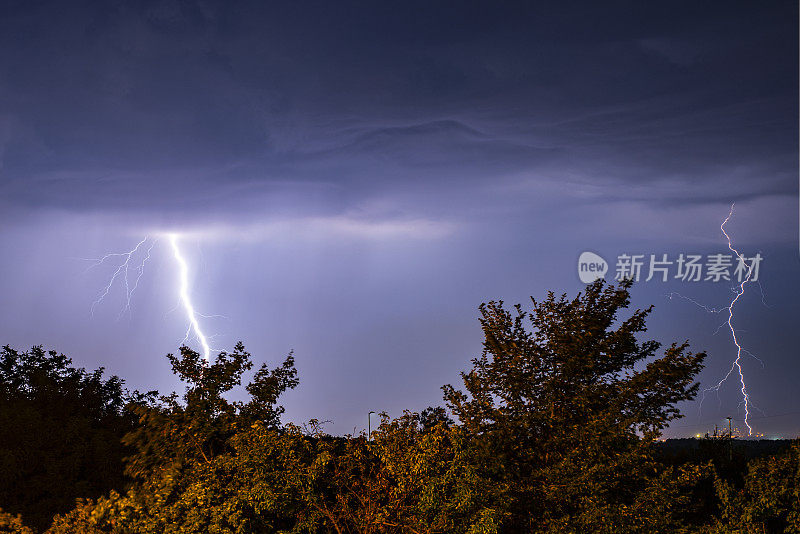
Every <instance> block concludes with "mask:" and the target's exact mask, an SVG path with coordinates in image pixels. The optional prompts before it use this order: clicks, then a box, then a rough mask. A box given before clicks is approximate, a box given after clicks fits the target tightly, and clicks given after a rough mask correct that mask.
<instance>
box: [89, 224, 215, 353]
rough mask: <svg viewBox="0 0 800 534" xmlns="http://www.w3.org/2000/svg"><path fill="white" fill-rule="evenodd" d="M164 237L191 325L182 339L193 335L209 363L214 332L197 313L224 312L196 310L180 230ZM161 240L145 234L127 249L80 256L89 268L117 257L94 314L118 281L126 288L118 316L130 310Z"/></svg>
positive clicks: (95, 303)
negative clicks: (202, 323) (205, 329)
mask: <svg viewBox="0 0 800 534" xmlns="http://www.w3.org/2000/svg"><path fill="white" fill-rule="evenodd" d="M164 237H165V238H166V239H167V240H168V241H169V244H170V247H171V249H172V255H173V257H174V259H175V263H176V264H177V266H178V298H179V303H178V306H181V307H182V308H183V311H184V312H185V314H186V320H187V322H188V327H187V329H186V335H185V336H184V338H183V341H182V343H183V344H186V343H188V342H189V339H190V338H192V337H194V338H195V339H196V340H197V341H198V342H199V344H200V347H201V349H202V355H203V358H204V359H205V361H206V363H208V362H209V361H210V358H211V350H212V349H211V347H210V345H209V340H210V339H211V338H212V337H213V336H207V335H206V334H205V333H204V332H203V330H202V328H201V327H200V321H199V319H198V317H203V318H211V317H223V318H224V316H223V315H203V314H202V313H199V312H198V311H197V310H195V307H194V304H193V303H192V299H191V295H190V294H189V264H188V263H187V262H186V259H185V258H184V256H183V254H182V253H181V249H180V246H179V238H180V235H179V234H177V233H169V234H165V235H164ZM158 242H159V239H158V237H150V236H145V237H144V239H142V240H141V241H139V242H138V243H137V244H136V246H134V247H133V248H132V249H131V250H128V251H126V252H114V253H110V254H106V255H105V256H102V257H100V258H81V259H83V260H85V261H91V262H92V264H91V265H90V266H89V267H88V268H87V269H86V270H87V272H88V271H90V270H92V269H94V268H96V267H99V266H100V265H103V264H105V263H112V262H114V260H116V262H117V263H116V269H115V270H114V272H113V273H112V274H111V278H110V279H109V281H108V283H107V284H106V285H105V286H104V287H103V288H102V289H101V290H100V292H99V294H98V296H97V298H96V299H95V300H94V302H92V306H91V315H92V317H94V313H95V309H96V308H97V307H98V306H99V305H100V304H101V303H102V302H103V301H104V300H105V299H106V297H107V296H108V294H109V292H110V291H111V289H112V288H113V287H114V285H115V284H116V283H121V284H122V285H123V286H124V288H125V300H124V304H123V306H122V309H121V310H120V312H119V314H118V316H117V319H118V320H119V319H120V318H121V317H122V316H123V315H124V314H125V313H126V312H128V313H130V310H131V300H132V298H133V295H134V293H135V292H136V289H137V288H138V287H139V282H140V281H141V279H142V276H143V275H144V270H145V265H146V264H147V262H148V261H150V259H151V257H152V251H153V248H154V247H155V246H156V244H157V243H158Z"/></svg>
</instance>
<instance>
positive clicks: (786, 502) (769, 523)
mask: <svg viewBox="0 0 800 534" xmlns="http://www.w3.org/2000/svg"><path fill="white" fill-rule="evenodd" d="M716 486H717V495H718V498H719V502H720V517H719V521H718V522H717V525H716V530H715V531H716V532H735V531H741V532H790V533H794V534H800V440H794V441H793V442H792V444H791V446H790V447H789V448H788V449H787V450H785V451H783V452H782V453H780V454H777V455H771V456H767V457H764V458H755V459H753V460H750V462H749V463H748V466H747V473H746V475H745V477H744V483H743V487H737V485H736V483H735V482H730V481H727V480H725V479H724V478H719V479H717V481H716Z"/></svg>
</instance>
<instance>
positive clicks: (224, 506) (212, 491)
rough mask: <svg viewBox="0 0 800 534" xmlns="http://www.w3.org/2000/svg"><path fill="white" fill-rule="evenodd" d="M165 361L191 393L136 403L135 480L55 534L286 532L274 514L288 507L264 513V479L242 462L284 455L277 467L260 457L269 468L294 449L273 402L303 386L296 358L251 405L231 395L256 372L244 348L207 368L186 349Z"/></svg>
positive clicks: (254, 386) (87, 506) (264, 376)
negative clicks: (260, 486)
mask: <svg viewBox="0 0 800 534" xmlns="http://www.w3.org/2000/svg"><path fill="white" fill-rule="evenodd" d="M167 358H168V359H169V360H170V362H171V363H172V369H173V371H174V372H175V373H176V374H177V375H178V376H179V377H180V378H181V380H183V381H184V382H186V383H187V387H186V391H185V393H184V395H183V398H182V402H181V401H180V400H179V399H178V396H177V395H176V394H174V393H173V394H172V395H168V396H162V397H160V399H158V402H142V403H137V404H135V405H134V406H133V411H134V413H135V414H136V415H137V416H138V422H139V424H138V426H137V427H136V428H135V429H134V430H132V431H131V432H130V433H128V434H127V435H126V436H125V438H124V440H123V441H124V443H125V444H126V445H128V446H130V447H131V448H132V449H133V450H134V452H133V454H131V455H130V456H129V457H128V458H127V459H126V473H127V474H128V475H129V476H130V477H131V478H132V479H133V481H134V483H133V484H132V485H131V487H130V488H129V489H128V490H127V491H126V492H124V493H118V492H111V493H110V494H109V495H108V496H105V497H101V498H99V499H97V501H95V502H88V503H83V504H81V505H79V506H78V508H77V509H76V510H74V511H73V512H72V513H71V514H68V515H66V516H62V517H59V518H57V520H56V522H55V524H54V526H53V529H52V530H51V532H53V533H54V534H55V533H59V534H61V533H68V532H73V531H74V529H75V528H76V527H75V525H76V524H78V525H81V526H80V527H79V528H78V530H80V529H81V528H82V529H83V530H85V531H89V532H91V531H92V529H93V530H94V531H96V532H117V531H123V532H142V533H148V532H164V533H168V532H182V533H184V532H198V533H199V532H243V533H244V532H272V531H275V530H278V529H280V528H284V527H285V526H286V522H285V521H284V520H283V518H282V517H281V516H280V514H279V513H278V514H276V513H275V512H276V510H277V511H280V510H281V505H276V506H275V507H273V508H270V507H269V506H265V505H264V503H263V502H261V501H259V498H258V496H257V494H255V495H254V494H253V493H252V491H254V490H253V487H252V486H253V483H254V482H258V481H259V479H258V478H255V479H254V478H253V477H247V478H245V477H243V476H242V473H243V472H246V471H244V469H243V467H244V464H243V463H242V462H243V461H245V460H246V459H247V458H249V457H251V456H248V453H249V451H248V449H247V448H245V449H243V446H246V447H255V446H256V444H259V445H260V446H261V447H262V448H261V449H259V450H262V451H263V450H265V449H269V450H272V451H273V452H274V451H278V454H277V457H275V458H272V461H271V462H270V463H268V462H266V460H267V459H269V457H267V456H265V457H262V458H261V461H262V463H263V464H264V465H262V466H261V469H262V470H269V469H270V468H271V466H275V465H276V462H277V463H278V465H280V461H282V460H284V458H283V457H282V456H281V454H283V453H286V454H289V455H291V454H292V453H293V451H295V450H296V449H297V447H295V446H294V445H293V444H292V443H291V441H292V436H288V437H287V436H284V434H283V433H281V432H279V426H280V415H281V413H283V408H282V407H280V406H277V405H276V401H277V399H278V397H279V396H280V394H281V393H283V392H284V391H285V390H287V389H290V388H293V387H295V386H296V385H297V383H298V381H297V378H296V375H297V372H296V370H295V368H294V358H293V357H292V355H291V354H290V355H289V356H288V357H287V358H286V360H285V361H284V362H283V363H282V365H280V366H278V367H276V368H274V369H271V370H270V369H269V368H268V367H267V365H266V364H264V365H263V366H262V367H261V369H259V371H258V372H256V373H255V377H254V378H253V380H252V382H251V383H250V384H249V385H248V386H247V391H248V392H249V393H250V400H249V401H248V402H242V401H230V400H228V399H226V398H225V395H226V394H227V393H228V392H230V391H231V390H232V389H233V388H234V387H236V386H238V385H240V384H241V378H242V375H243V373H244V372H246V371H247V370H249V369H250V368H251V367H252V362H251V359H250V354H249V353H248V352H246V351H245V349H244V346H243V345H242V344H241V343H238V344H237V345H236V347H235V348H234V350H233V352H231V353H227V352H222V353H220V354H219V355H218V356H217V358H216V359H215V361H214V362H213V363H211V364H210V365H209V364H206V363H205V362H204V360H203V359H202V357H201V356H200V355H199V354H198V353H197V352H195V351H193V350H191V349H189V348H188V347H182V348H181V354H180V356H174V355H172V354H168V355H167ZM248 438H250V439H248ZM245 463H246V462H245ZM251 467H252V466H251ZM282 469H283V467H281V468H280V469H277V470H278V471H281V470H282ZM275 470H276V469H273V471H275Z"/></svg>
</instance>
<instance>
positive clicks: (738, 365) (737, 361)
mask: <svg viewBox="0 0 800 534" xmlns="http://www.w3.org/2000/svg"><path fill="white" fill-rule="evenodd" d="M734 205H735V204H731V209H730V211H729V212H728V216H727V217H725V220H724V221H722V224H721V225H720V227H719V228H720V230H721V231H722V233H723V235H724V236H725V239H726V240H727V243H728V249H729V250H730V251H731V252H733V253H734V254H735V255H736V257H737V258H738V259H739V262H741V264H742V265H744V266H747V261H746V258H745V257H744V255H743V254H742V253H741V252H739V251H738V250H737V249H735V248H734V247H733V242H732V241H731V236H730V235H728V232H727V231H726V230H725V225H726V224H727V223H728V221H729V220H730V218H731V216H732V215H733V207H734ZM754 265H755V262H751V264H750V266H749V267H747V274H746V276H744V278H742V281H741V283H740V284H739V285H738V286H734V287H733V289H732V291H733V294H734V296H733V299H732V300H731V302H730V304H728V305H727V306H726V307H724V308H711V307H709V306H705V305H703V304H700V303H699V302H697V301H695V300H693V299H691V298H689V297H685V296H683V295H681V294H679V293H674V292H673V293H670V294H669V295H668V296H669V298H670V299H671V298H673V296H677V297H680V298H682V299H684V300H687V301H689V302H691V303H692V304H695V305H696V306H698V307H700V308H702V309H704V310H705V311H707V312H708V313H722V312H726V315H727V316H728V318H727V320H726V321H725V322H724V323H723V324H722V325H720V328H722V327H724V326H726V325H727V327H728V330H730V333H731V338H732V340H733V344H734V345H735V346H736V358H734V360H733V362H732V363H731V367H730V369H728V372H727V373H726V374H725V376H723V377H722V379H721V380H720V381H719V382H717V384H716V385H714V386H711V387H709V388H706V389H704V390H703V397H702V398H701V400H700V404H701V406H702V402H703V399H704V398H705V394H706V393H707V392H709V391H719V390H720V388H721V387H722V385H723V384H725V382H727V380H728V378H730V376H731V375H732V374H733V372H734V371H736V373H737V374H738V375H739V385H740V391H741V394H742V403H741V405H743V406H744V424H745V426H746V427H747V435H748V436H752V435H753V428H752V427H751V426H750V421H749V419H750V409H751V408H753V407H754V406H753V404H752V402H751V401H750V395H749V394H748V393H747V384H746V383H745V378H744V370H743V369H742V361H741V360H742V354H743V353H744V354H748V355H750V356H752V357H753V358H755V359H756V360H758V361H759V362H761V365H762V366H763V365H764V362H762V361H761V360H760V359H758V358H757V357H756V356H755V355H754V354H753V353H751V352H750V351H748V350H746V349H744V348H743V347H742V345H741V343H739V339H738V338H737V337H736V329H735V328H734V327H733V310H734V306H735V305H736V303H737V302H738V301H739V298H740V297H741V296H742V295H743V294H744V290H745V286H746V285H747V284H749V283H751V278H752V276H753V267H754ZM759 286H760V284H759ZM761 297H762V301H763V298H764V294H763V289H762V293H761ZM717 331H719V329H718V330H717Z"/></svg>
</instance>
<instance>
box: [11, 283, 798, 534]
mask: <svg viewBox="0 0 800 534" xmlns="http://www.w3.org/2000/svg"><path fill="white" fill-rule="evenodd" d="M629 287H630V285H629V283H627V282H625V283H622V284H621V285H620V286H618V287H612V286H606V285H604V284H603V283H602V282H597V283H595V284H592V285H589V286H587V288H586V290H585V291H584V292H583V293H582V294H580V295H578V296H577V297H576V298H574V299H567V298H566V297H561V298H556V297H555V296H554V295H552V294H550V295H548V297H547V298H546V299H545V300H544V301H541V302H540V301H535V300H534V301H533V302H532V308H531V310H530V311H525V310H523V308H522V307H521V306H516V307H515V308H513V309H512V310H511V311H509V310H507V309H505V308H504V307H503V303H502V302H490V303H488V304H485V305H483V306H481V308H480V310H481V314H482V318H481V325H482V327H483V331H484V337H485V342H484V351H483V354H482V355H481V356H479V357H477V358H475V359H474V360H473V361H472V368H471V369H470V370H469V371H467V372H465V373H463V374H462V381H463V391H462V390H461V389H458V388H456V387H453V386H449V385H448V386H445V387H444V388H443V390H444V400H445V402H446V405H447V409H445V408H443V407H434V408H429V409H427V410H424V411H423V412H422V413H420V414H417V413H412V412H406V413H404V414H403V415H402V416H400V417H398V418H396V419H392V418H390V417H389V416H388V415H387V414H381V424H380V427H379V428H378V429H377V430H376V431H374V432H373V433H372V435H371V436H366V435H363V434H362V435H359V436H344V437H337V436H331V435H328V434H326V433H325V432H324V430H323V428H322V426H321V425H320V424H319V423H318V422H317V421H311V422H309V423H308V424H307V425H305V426H303V427H298V426H296V425H293V424H284V423H282V422H281V420H280V417H281V415H282V413H283V408H282V407H281V406H279V405H278V400H279V397H280V396H281V394H282V393H283V392H285V391H286V390H288V389H291V388H294V387H295V386H297V384H298V379H297V373H296V371H295V368H294V360H293V357H292V355H291V354H290V355H289V356H288V357H287V358H286V359H285V360H284V361H283V362H282V363H281V364H279V365H277V366H276V367H274V368H269V367H268V366H266V365H263V366H262V367H261V368H260V369H259V370H258V371H257V372H256V373H255V374H254V376H253V378H252V380H251V381H250V382H249V384H247V385H246V387H245V388H246V391H247V392H248V393H249V398H248V399H247V400H246V401H231V400H228V398H227V397H228V396H229V395H228V393H229V392H231V390H232V389H234V388H236V387H237V386H240V385H241V383H242V377H243V376H244V374H245V373H246V372H247V371H249V370H250V369H251V367H252V361H251V357H250V355H249V354H248V353H247V352H246V351H245V349H244V347H243V346H242V345H241V344H239V345H237V346H236V347H235V349H234V350H233V352H231V353H226V352H223V353H221V354H219V355H218V357H217V358H216V359H215V361H214V362H213V363H211V364H206V363H205V362H204V361H203V359H202V358H201V357H200V356H199V355H198V354H197V353H196V352H194V351H192V350H190V349H188V348H185V347H184V348H182V350H181V353H180V355H178V356H174V355H168V358H169V360H170V361H171V363H172V367H173V370H174V372H175V373H176V374H177V375H178V377H180V378H181V380H183V381H184V382H185V383H186V390H185V392H184V394H183V395H182V396H181V397H178V396H177V395H175V394H172V395H167V396H161V397H157V396H155V395H149V396H141V395H139V396H131V397H125V396H124V395H123V394H122V390H121V388H120V382H119V381H118V380H117V379H114V380H113V381H111V382H103V381H101V380H100V379H99V375H97V374H94V375H87V374H85V373H84V372H83V371H82V370H72V371H69V369H71V368H69V367H68V365H67V363H68V361H66V360H58V362H49V358H56V359H58V357H57V356H56V355H55V354H54V353H50V355H49V356H48V355H45V354H44V353H43V352H41V351H40V349H35V350H34V351H32V352H33V353H35V354H37V355H38V356H36V357H37V358H38V359H35V360H31V361H30V363H31V365H32V366H33V368H36V367H37V366H41V367H42V369H43V371H42V372H44V373H45V374H46V373H47V372H48V371H47V369H49V368H50V367H52V365H56V366H60V367H59V368H60V369H62V371H61V373H62V375H64V376H71V375H70V373H73V372H74V373H77V374H76V375H75V376H77V377H78V379H76V380H75V381H73V382H69V384H73V385H74V386H75V391H74V392H73V393H75V394H77V392H79V391H83V389H86V391H87V393H86V395H89V392H90V391H93V390H92V389H91V388H90V387H88V385H86V386H80V384H95V385H96V387H99V385H103V384H105V386H104V387H105V388H106V389H104V390H103V391H106V392H109V391H110V392H112V393H113V394H109V393H106V394H105V396H103V395H102V394H101V395H99V397H98V398H100V399H106V401H107V409H106V411H102V410H101V411H99V412H98V411H96V406H95V405H92V404H91V403H88V405H89V406H95V408H87V411H86V413H85V414H84V416H85V417H87V418H88V419H89V420H90V421H91V422H92V423H93V424H96V425H97V424H99V422H100V421H104V420H105V419H104V418H103V417H104V416H102V414H105V417H110V416H111V415H113V416H114V417H117V418H119V417H123V419H124V416H121V415H120V414H123V413H127V414H130V415H129V416H128V417H132V420H133V422H132V423H131V426H130V428H128V432H127V433H126V434H125V436H124V438H123V440H122V443H121V444H120V443H118V440H117V441H114V439H115V438H114V436H117V434H114V435H113V436H112V435H109V436H108V441H109V443H111V444H110V445H108V446H109V447H111V446H112V445H113V446H117V447H120V448H127V449H128V451H129V456H128V457H127V458H126V460H125V470H124V474H125V476H127V477H128V478H127V483H124V484H121V483H116V482H115V483H114V484H110V485H109V488H113V489H109V488H107V489H106V490H105V491H104V492H102V495H100V494H99V493H98V492H97V491H95V492H94V493H91V492H86V491H83V489H79V488H77V487H75V486H73V487H72V493H71V495H72V496H73V497H82V498H81V499H79V500H78V501H77V504H75V505H74V506H73V507H72V510H71V511H69V512H67V513H63V514H62V515H59V516H57V517H56V518H55V520H54V521H53V523H52V525H51V526H50V528H49V530H48V532H50V533H52V534H66V533H76V534H77V533H89V534H91V533H153V532H158V533H161V532H165V533H178V532H181V533H191V532H197V533H201V532H219V533H223V532H225V533H269V532H283V533H302V532H306V533H316V532H321V533H338V534H342V533H355V532H359V533H400V532H411V533H430V534H432V533H450V532H454V533H458V532H462V533H475V534H477V533H506V532H512V533H513V532H609V533H610V532H642V533H644V532H647V533H650V532H709V533H711V532H737V531H738V532H784V531H786V532H800V504H799V503H800V494H799V493H798V492H799V491H800V445H798V444H795V445H793V446H792V447H791V448H789V449H787V450H783V451H778V452H776V453H775V454H773V455H771V456H763V457H760V458H756V459H753V460H751V461H750V462H749V464H746V463H745V462H744V461H741V462H738V463H736V462H734V460H733V458H734V456H733V455H732V454H721V453H720V451H721V450H722V449H721V448H720V447H722V446H723V445H724V444H725V443H727V442H725V443H723V442H722V441H721V440H712V441H713V443H712V442H709V443H711V446H710V448H709V451H707V452H708V454H705V453H695V454H692V455H688V456H686V457H681V456H679V455H674V454H673V455H670V454H666V453H665V451H664V450H661V449H659V448H658V443H657V442H656V441H655V438H657V437H658V435H659V431H660V430H661V429H662V428H664V426H665V425H666V424H668V423H669V421H671V420H673V419H675V418H676V417H679V416H680V414H679V412H678V410H677V407H676V405H677V403H679V402H681V401H684V400H688V399H691V398H693V396H694V395H695V392H696V390H697V385H696V384H695V383H694V377H695V375H696V374H697V372H698V371H699V369H700V367H701V365H702V360H703V357H704V355H703V354H702V353H699V354H693V353H691V352H689V351H688V347H687V345H686V344H685V343H681V344H673V345H670V346H668V347H666V349H665V350H663V351H661V347H660V346H659V344H658V343H656V342H653V341H640V340H639V336H640V335H641V333H642V332H644V330H645V320H646V318H647V315H648V314H649V313H650V310H649V309H645V310H636V311H634V312H632V313H631V314H630V315H629V316H627V317H619V314H620V312H621V311H623V310H625V309H626V308H627V307H628V306H629ZM37 350H38V352H36V351H37ZM659 351H661V353H660V354H659ZM6 353H7V354H12V352H11V351H10V349H6ZM13 354H14V355H16V353H13ZM15 357H16V358H19V355H16V356H15ZM62 358H63V357H62ZM64 373H66V374H64ZM7 376H8V377H10V378H9V379H8V380H9V382H8V384H5V385H3V387H4V388H11V389H13V388H16V389H17V390H19V391H28V389H30V386H28V385H26V384H27V382H26V381H27V380H33V378H34V377H35V376H38V375H37V374H36V372H34V371H31V372H30V373H29V375H24V376H23V375H20V374H19V373H16V374H14V373H7V374H6V375H3V379H4V380H6V377H7ZM19 376H23V377H22V378H19ZM14 377H17V378H14ZM93 377H94V378H93ZM33 383H35V381H34V382H33ZM15 384H16V385H15ZM65 384H66V382H65ZM63 387H65V388H66V389H68V390H69V389H70V387H69V386H66V385H64V386H63ZM82 388H83V389H82ZM101 389H102V388H101ZM4 391H5V390H4ZM87 398H93V397H91V395H89V396H88V397H87ZM123 403H125V404H126V405H127V409H126V410H124V411H123V410H122V404H123ZM95 404H96V403H95ZM451 417H452V418H451ZM30 421H31V422H30V423H29V424H31V425H37V424H43V425H53V424H54V422H53V421H44V420H43V419H41V416H40V417H39V418H32V419H30ZM25 423H26V420H25V419H20V420H19V421H17V423H16V424H20V425H22V424H25ZM42 428H48V427H42ZM98 428H100V427H98ZM118 430H119V429H117V431H118ZM28 432H29V433H35V432H36V429H35V427H31V429H29V430H28ZM51 446H52V447H59V446H61V445H59V444H52V445H51ZM725 451H729V449H725ZM2 454H5V452H2ZM737 465H738V466H739V467H738V468H737V467H736V466H737ZM94 468H95V469H98V470H99V469H102V470H105V472H106V475H105V476H109V477H110V476H116V477H118V479H119V480H118V481H117V482H119V481H122V482H125V481H124V480H123V479H122V476H123V472H122V470H121V469H120V468H119V467H115V466H110V465H108V464H104V463H102V462H100V463H98V464H96V465H95V466H94ZM12 469H14V470H16V471H14V473H13V476H14V477H16V478H15V480H22V479H23V478H24V477H25V476H27V474H26V473H27V472H26V471H24V469H22V468H20V467H19V466H13V465H12ZM64 480H72V479H66V478H65V479H64ZM30 483H31V484H32V485H35V480H34V481H31V482H30ZM52 483H53V484H54V485H56V486H57V487H62V488H63V487H66V485H65V484H63V483H62V482H61V481H58V480H53V481H52ZM65 493H69V492H68V491H65ZM4 499H6V500H0V505H2V506H4V508H6V510H7V511H8V512H9V513H3V512H0V532H17V533H23V532H24V533H30V532H32V530H30V529H28V527H26V526H24V524H23V520H24V521H25V523H27V524H30V525H34V526H38V525H36V524H34V522H33V521H30V519H29V518H30V517H33V515H30V514H29V513H28V512H27V510H26V509H25V508H23V507H21V506H20V505H19V502H20V501H19V499H17V500H14V498H7V497H4ZM30 509H36V507H35V506H32V507H31V508H30ZM37 510H39V511H40V513H42V512H44V511H49V509H46V508H44V507H41V508H38V509H37ZM64 510H66V509H64ZM20 512H21V513H22V518H20V517H18V516H17V515H12V514H18V513H20Z"/></svg>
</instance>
